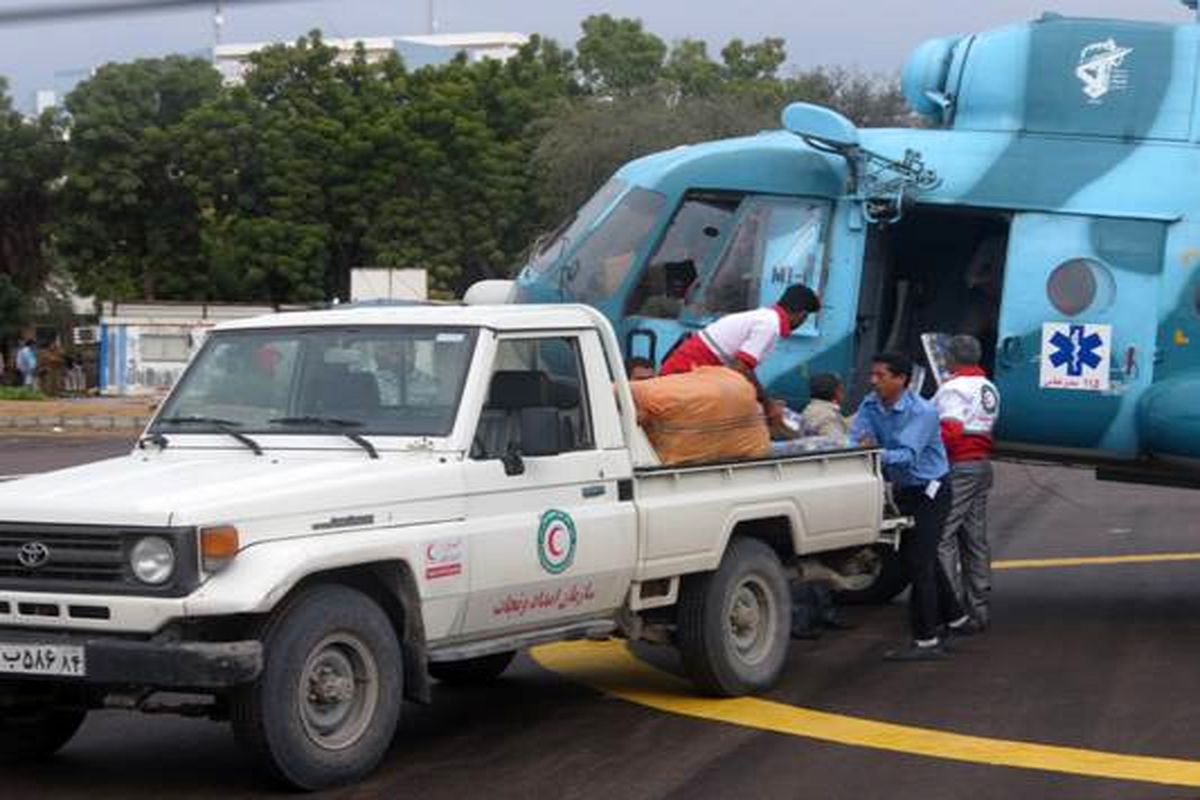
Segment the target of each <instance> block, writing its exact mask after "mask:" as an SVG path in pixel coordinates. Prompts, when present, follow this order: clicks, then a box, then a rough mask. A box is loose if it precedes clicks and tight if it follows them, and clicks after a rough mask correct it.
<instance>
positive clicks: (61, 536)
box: [0, 522, 199, 597]
mask: <svg viewBox="0 0 1200 800" xmlns="http://www.w3.org/2000/svg"><path fill="white" fill-rule="evenodd" d="M144 536H161V537H163V538H165V539H168V540H170V541H171V542H172V543H173V544H174V547H175V563H176V567H175V573H174V576H173V577H172V578H171V580H169V581H168V582H167V583H165V584H163V585H161V586H149V585H146V584H144V583H141V582H139V581H138V580H137V579H136V578H135V577H134V576H133V574H132V571H131V570H130V568H129V551H130V549H131V548H132V547H133V546H134V544H136V543H137V541H138V540H139V539H141V538H142V537H144ZM198 578H199V569H198V565H197V558H196V536H195V530H194V529H192V528H138V527H132V528H127V527H115V526H107V525H40V524H34V523H20V522H0V589H10V590H17V591H32V592H80V593H109V594H145V595H158V596H164V595H165V596H170V597H179V596H182V595H184V594H187V593H188V592H190V591H191V590H192V589H193V588H195V586H196V584H197V582H198Z"/></svg>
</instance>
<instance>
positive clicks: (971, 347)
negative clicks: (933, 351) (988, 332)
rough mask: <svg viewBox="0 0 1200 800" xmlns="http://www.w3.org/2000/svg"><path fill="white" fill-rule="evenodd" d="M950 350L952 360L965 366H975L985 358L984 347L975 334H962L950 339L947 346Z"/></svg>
mask: <svg viewBox="0 0 1200 800" xmlns="http://www.w3.org/2000/svg"><path fill="white" fill-rule="evenodd" d="M946 349H947V350H949V351H950V360H951V361H953V362H954V363H955V364H960V365H962V366H964V367H974V366H977V365H978V364H979V360H980V359H981V358H983V347H982V346H981V345H980V344H979V340H978V339H976V338H975V337H974V336H967V335H966V334H960V335H958V336H953V337H951V339H950V344H949V345H948V346H947V348H946Z"/></svg>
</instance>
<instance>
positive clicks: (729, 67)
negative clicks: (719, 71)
mask: <svg viewBox="0 0 1200 800" xmlns="http://www.w3.org/2000/svg"><path fill="white" fill-rule="evenodd" d="M721 58H722V59H723V60H724V62H725V74H726V76H727V77H728V79H729V80H731V81H765V80H774V79H775V78H776V76H777V74H778V72H779V68H780V67H781V66H783V62H785V61H787V51H786V50H785V49H784V43H783V39H780V38H777V37H769V38H766V39H763V40H762V41H761V42H756V43H755V44H749V45H748V44H746V43H745V42H743V41H742V40H741V39H730V40H729V43H728V44H727V45H725V47H723V48H722V49H721Z"/></svg>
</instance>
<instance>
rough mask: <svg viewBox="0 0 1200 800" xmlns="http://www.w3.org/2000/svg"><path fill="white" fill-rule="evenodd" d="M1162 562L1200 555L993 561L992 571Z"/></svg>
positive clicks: (1198, 555)
mask: <svg viewBox="0 0 1200 800" xmlns="http://www.w3.org/2000/svg"><path fill="white" fill-rule="evenodd" d="M1160 561H1200V553H1150V554H1148V555H1138V556H1093V557H1088V558H1020V559H1012V560H1008V561H993V562H992V569H1048V568H1051V567H1091V566H1100V565H1104V564H1153V563H1157V562H1160Z"/></svg>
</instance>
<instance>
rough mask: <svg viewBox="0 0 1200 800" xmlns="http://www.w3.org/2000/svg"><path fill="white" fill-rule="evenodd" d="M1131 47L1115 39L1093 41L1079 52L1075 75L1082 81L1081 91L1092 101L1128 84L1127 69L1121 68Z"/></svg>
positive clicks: (1131, 49) (1094, 101)
mask: <svg viewBox="0 0 1200 800" xmlns="http://www.w3.org/2000/svg"><path fill="white" fill-rule="evenodd" d="M1132 52H1133V48H1132V47H1121V46H1119V45H1118V44H1117V42H1116V40H1115V39H1106V40H1105V41H1103V42H1094V43H1092V44H1089V45H1087V46H1086V47H1084V48H1083V50H1081V51H1080V52H1079V66H1078V67H1076V68H1075V77H1077V78H1079V80H1081V81H1083V93H1084V94H1085V95H1087V96H1088V100H1089V101H1090V102H1092V103H1099V102H1100V98H1102V97H1104V96H1105V95H1106V94H1108V93H1109V92H1110V91H1113V90H1124V89H1125V88H1126V87H1127V86H1128V85H1129V71H1128V70H1125V69H1121V65H1122V64H1124V63H1125V58H1126V56H1128V55H1129V54H1130V53H1132Z"/></svg>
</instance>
